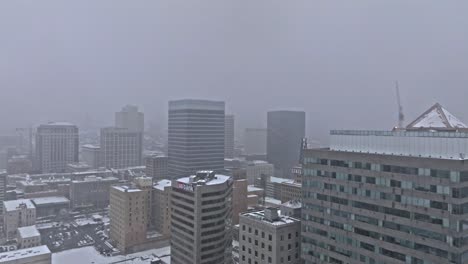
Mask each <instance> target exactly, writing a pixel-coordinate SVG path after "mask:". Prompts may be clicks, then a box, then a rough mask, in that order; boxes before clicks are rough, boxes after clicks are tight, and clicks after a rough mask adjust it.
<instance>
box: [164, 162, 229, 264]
mask: <svg viewBox="0 0 468 264" xmlns="http://www.w3.org/2000/svg"><path fill="white" fill-rule="evenodd" d="M232 184H233V183H232V179H231V177H229V176H225V175H220V174H215V173H214V172H212V171H200V172H197V173H196V174H195V175H192V176H189V177H184V178H180V179H177V180H174V181H173V182H172V195H171V263H173V264H182V263H183V264H185V263H198V264H207V263H219V264H222V263H231V260H232V252H231V248H232V246H231V245H232V231H231V228H232V224H231V217H232V216H231V214H232Z"/></svg>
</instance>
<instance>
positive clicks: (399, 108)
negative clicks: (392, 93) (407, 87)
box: [395, 81, 405, 129]
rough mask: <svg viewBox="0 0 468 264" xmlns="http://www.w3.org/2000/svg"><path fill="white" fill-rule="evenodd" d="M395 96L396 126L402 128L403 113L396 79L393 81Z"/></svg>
mask: <svg viewBox="0 0 468 264" xmlns="http://www.w3.org/2000/svg"><path fill="white" fill-rule="evenodd" d="M395 89H396V96H397V102H398V127H397V128H399V129H401V128H403V123H404V122H405V115H404V114H403V106H401V98H400V87H399V86H398V81H396V82H395Z"/></svg>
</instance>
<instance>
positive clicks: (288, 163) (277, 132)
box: [267, 111, 305, 177]
mask: <svg viewBox="0 0 468 264" xmlns="http://www.w3.org/2000/svg"><path fill="white" fill-rule="evenodd" d="M267 129H268V132H267V160H268V162H269V163H271V164H273V165H275V173H276V175H277V176H279V177H289V176H290V174H291V168H293V167H294V166H296V165H297V164H299V163H300V161H299V157H300V149H301V141H302V139H303V138H304V137H305V112H301V111H272V112H268V120H267Z"/></svg>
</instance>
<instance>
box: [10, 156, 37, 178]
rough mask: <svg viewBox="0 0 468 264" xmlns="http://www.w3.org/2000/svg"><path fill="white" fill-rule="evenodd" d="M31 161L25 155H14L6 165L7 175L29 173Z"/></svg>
mask: <svg viewBox="0 0 468 264" xmlns="http://www.w3.org/2000/svg"><path fill="white" fill-rule="evenodd" d="M32 166H33V164H32V161H31V159H29V158H28V156H26V155H16V156H13V157H11V158H10V159H9V160H8V163H7V172H8V174H10V175H11V174H20V173H30V172H31V171H32Z"/></svg>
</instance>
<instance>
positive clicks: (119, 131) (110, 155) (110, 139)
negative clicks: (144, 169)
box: [101, 127, 143, 169]
mask: <svg viewBox="0 0 468 264" xmlns="http://www.w3.org/2000/svg"><path fill="white" fill-rule="evenodd" d="M142 135H143V133H142V132H138V131H131V130H129V129H127V128H117V127H107V128H102V129H101V155H102V157H101V158H102V160H101V162H102V164H103V166H105V167H106V168H113V169H118V168H126V167H134V166H140V165H141V162H142V153H143V147H142Z"/></svg>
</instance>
